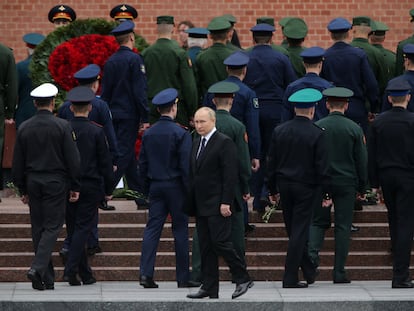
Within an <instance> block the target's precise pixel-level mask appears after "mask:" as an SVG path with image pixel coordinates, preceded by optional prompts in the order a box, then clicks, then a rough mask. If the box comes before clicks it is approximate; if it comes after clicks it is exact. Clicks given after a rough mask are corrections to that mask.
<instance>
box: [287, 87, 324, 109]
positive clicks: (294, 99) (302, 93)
mask: <svg viewBox="0 0 414 311" xmlns="http://www.w3.org/2000/svg"><path fill="white" fill-rule="evenodd" d="M321 99H322V93H321V92H319V91H318V90H315V89H312V88H306V89H302V90H299V91H296V92H295V93H293V94H292V95H290V96H289V98H288V101H289V102H291V103H293V104H295V107H296V108H311V107H313V106H315V105H316V103H317V102H318V101H320V100H321Z"/></svg>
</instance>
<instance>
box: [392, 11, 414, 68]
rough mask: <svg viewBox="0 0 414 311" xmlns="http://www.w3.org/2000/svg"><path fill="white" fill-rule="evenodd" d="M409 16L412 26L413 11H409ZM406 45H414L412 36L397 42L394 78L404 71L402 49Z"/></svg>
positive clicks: (413, 19) (413, 36)
mask: <svg viewBox="0 0 414 311" xmlns="http://www.w3.org/2000/svg"><path fill="white" fill-rule="evenodd" d="M410 16H411V21H410V22H411V25H412V23H413V21H414V9H411V10H410ZM407 43H412V44H414V35H412V36H411V37H408V38H407V39H405V40H402V41H400V42H398V45H397V53H396V54H397V55H396V60H395V76H400V75H402V74H403V73H404V71H405V68H404V52H403V47H404V45H406V44H407Z"/></svg>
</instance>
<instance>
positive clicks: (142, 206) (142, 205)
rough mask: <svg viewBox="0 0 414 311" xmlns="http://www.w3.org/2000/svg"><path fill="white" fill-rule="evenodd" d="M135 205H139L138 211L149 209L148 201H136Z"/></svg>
mask: <svg viewBox="0 0 414 311" xmlns="http://www.w3.org/2000/svg"><path fill="white" fill-rule="evenodd" d="M135 204H136V205H137V209H138V210H146V209H148V206H149V203H148V200H146V199H141V198H140V199H135Z"/></svg>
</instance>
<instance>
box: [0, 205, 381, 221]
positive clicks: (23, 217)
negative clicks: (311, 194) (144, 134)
mask: <svg viewBox="0 0 414 311" xmlns="http://www.w3.org/2000/svg"><path fill="white" fill-rule="evenodd" d="M372 208H373V207H371V209H369V210H364V211H356V212H355V213H354V221H355V222H370V223H373V222H377V223H378V222H384V223H386V222H387V212H386V210H385V209H384V208H383V207H381V206H378V207H377V208H376V209H372ZM332 215H333V214H332ZM147 219H148V211H146V210H135V211H130V210H115V211H102V210H99V222H100V223H101V224H110V223H120V224H128V223H135V224H137V223H146V222H147ZM332 219H333V218H332ZM190 222H194V218H193V217H190ZM249 222H251V223H263V220H262V218H261V215H260V214H258V213H256V212H251V213H249ZM269 222H270V223H283V215H282V212H281V211H276V213H274V214H273V215H272V217H271V218H270V221H269ZM28 223H30V216H29V214H28V211H19V212H13V211H10V212H7V213H1V214H0V224H28Z"/></svg>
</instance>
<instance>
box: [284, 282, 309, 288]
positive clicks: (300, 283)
mask: <svg viewBox="0 0 414 311" xmlns="http://www.w3.org/2000/svg"><path fill="white" fill-rule="evenodd" d="M306 287H308V284H307V283H303V282H297V283H295V284H285V283H283V288H306Z"/></svg>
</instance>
